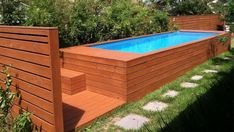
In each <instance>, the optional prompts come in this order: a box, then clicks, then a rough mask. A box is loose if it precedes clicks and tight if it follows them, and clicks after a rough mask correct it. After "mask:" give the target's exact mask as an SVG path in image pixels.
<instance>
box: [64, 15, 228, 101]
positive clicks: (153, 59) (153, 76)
mask: <svg viewBox="0 0 234 132" xmlns="http://www.w3.org/2000/svg"><path fill="white" fill-rule="evenodd" d="M212 18H213V16H212ZM204 19H205V18H204ZM204 19H203V18H202V17H201V20H204ZM183 31H185V32H186V31H193V32H216V33H219V34H220V35H219V36H213V37H208V38H204V39H200V40H197V41H193V42H189V43H185V44H181V45H177V46H174V47H169V48H166V49H162V50H158V51H153V52H149V53H145V54H131V53H128V54H125V53H122V52H116V51H111V50H99V49H97V50H95V49H94V48H90V47H84V46H77V47H71V48H68V49H62V50H61V52H62V54H63V56H61V61H62V63H61V66H62V67H64V68H66V69H70V70H74V71H78V72H82V73H85V75H86V88H87V90H89V91H92V92H95V93H99V94H102V95H105V96H109V97H113V98H116V99H120V100H123V101H134V100H136V99H139V98H141V97H143V96H144V95H146V94H147V93H149V92H152V91H153V90H155V89H157V88H159V87H161V86H162V85H164V84H165V83H168V82H170V81H172V80H174V79H176V78H177V77H179V76H181V75H182V74H184V73H185V72H187V71H188V70H190V69H191V68H193V67H195V66H197V65H199V64H201V63H203V62H205V61H206V60H208V59H209V58H211V57H214V56H216V55H218V54H220V53H223V52H225V51H227V50H228V47H229V46H230V35H229V34H228V33H225V32H220V31H207V30H183ZM220 36H227V37H228V38H229V41H227V42H226V43H225V44H220V42H219V39H218V38H219V37H220ZM140 37H142V36H140ZM115 41H117V40H115ZM109 42H110V41H109ZM91 45H93V44H91ZM212 47H213V48H212ZM103 51H104V52H105V53H104V54H102V53H103ZM213 52H215V53H213ZM112 53H113V54H112ZM118 53H119V54H118ZM95 55H97V56H95ZM122 55H128V56H127V57H120V56H122ZM113 56H114V57H113ZM117 57H119V58H117ZM121 58H122V59H121ZM112 62H113V63H112Z"/></svg>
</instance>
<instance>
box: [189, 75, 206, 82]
mask: <svg viewBox="0 0 234 132" xmlns="http://www.w3.org/2000/svg"><path fill="white" fill-rule="evenodd" d="M202 78H203V76H201V75H194V76H192V77H191V80H194V81H198V80H201V79H202Z"/></svg>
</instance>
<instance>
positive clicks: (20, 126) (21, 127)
mask: <svg viewBox="0 0 234 132" xmlns="http://www.w3.org/2000/svg"><path fill="white" fill-rule="evenodd" d="M30 115H31V113H29V112H23V113H22V114H20V115H18V116H17V117H16V118H15V119H14V121H13V132H31V131H32V120H31V118H30Z"/></svg>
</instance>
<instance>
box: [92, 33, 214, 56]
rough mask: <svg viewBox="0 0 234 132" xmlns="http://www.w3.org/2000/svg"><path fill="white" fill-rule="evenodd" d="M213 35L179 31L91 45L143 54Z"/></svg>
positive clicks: (212, 34)
mask: <svg viewBox="0 0 234 132" xmlns="http://www.w3.org/2000/svg"><path fill="white" fill-rule="evenodd" d="M215 35H217V33H210V32H209V33H205V32H181V31H179V32H172V33H165V34H157V35H152V36H147V37H141V38H133V39H127V40H121V41H116V42H109V43H104V44H100V45H93V46H91V47H94V48H100V49H107V50H116V51H121V52H133V53H140V54H143V53H146V52H150V51H155V50H160V49H164V48H168V47H172V46H176V45H180V44H183V43H186V42H191V41H195V40H199V39H203V38H207V37H211V36H215Z"/></svg>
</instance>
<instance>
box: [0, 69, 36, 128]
mask: <svg viewBox="0 0 234 132" xmlns="http://www.w3.org/2000/svg"><path fill="white" fill-rule="evenodd" d="M1 72H2V73H3V74H5V76H6V78H5V79H1V80H4V81H5V82H4V84H5V87H2V86H0V131H14V132H30V131H32V121H31V119H30V117H29V116H30V113H29V112H23V113H22V114H19V115H18V116H17V117H16V118H15V119H13V117H12V115H11V111H10V110H11V108H12V107H13V105H14V101H15V99H16V98H19V97H20V94H19V92H18V91H17V89H15V90H13V89H12V77H11V75H10V74H9V73H8V67H6V66H5V65H4V66H3V70H2V71H1ZM13 91H16V92H13ZM12 121H13V122H12Z"/></svg>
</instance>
